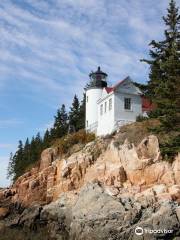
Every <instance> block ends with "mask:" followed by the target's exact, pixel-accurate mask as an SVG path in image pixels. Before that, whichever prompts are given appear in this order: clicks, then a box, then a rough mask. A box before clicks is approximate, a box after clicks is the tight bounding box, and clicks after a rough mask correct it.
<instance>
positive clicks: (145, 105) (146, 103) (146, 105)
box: [142, 96, 155, 112]
mask: <svg viewBox="0 0 180 240" xmlns="http://www.w3.org/2000/svg"><path fill="white" fill-rule="evenodd" d="M154 108H155V105H154V104H153V103H152V102H151V101H150V100H149V99H148V98H146V97H144V96H142V110H143V112H149V111H152V110H153V109H154Z"/></svg>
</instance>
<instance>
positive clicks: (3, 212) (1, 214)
mask: <svg viewBox="0 0 180 240" xmlns="http://www.w3.org/2000/svg"><path fill="white" fill-rule="evenodd" d="M8 214H9V208H5V207H0V219H4V218H5V217H6V216H7V215H8Z"/></svg>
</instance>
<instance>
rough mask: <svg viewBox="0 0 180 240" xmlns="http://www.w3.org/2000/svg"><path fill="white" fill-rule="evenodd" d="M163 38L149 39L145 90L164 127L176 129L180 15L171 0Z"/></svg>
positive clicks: (179, 103)
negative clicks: (158, 39)
mask: <svg viewBox="0 0 180 240" xmlns="http://www.w3.org/2000/svg"><path fill="white" fill-rule="evenodd" d="M167 11H168V14H167V16H166V17H163V20H164V22H165V25H166V29H165V31H164V38H165V39H164V40H163V41H159V42H156V41H154V40H153V41H152V42H151V43H150V45H151V47H152V49H151V50H150V57H151V59H150V60H144V59H143V60H142V61H144V62H146V63H148V64H149V65H150V74H149V79H150V80H149V82H148V91H147V94H148V95H149V97H150V98H151V100H152V101H153V102H154V103H155V104H156V106H157V108H156V110H155V111H154V115H155V116H157V117H159V119H160V121H161V127H162V129H163V130H166V131H167V130H169V129H176V130H177V128H178V127H179V124H180V123H179V119H180V15H179V13H178V8H177V7H176V3H175V1H174V0H171V1H170V3H169V8H168V9H167Z"/></svg>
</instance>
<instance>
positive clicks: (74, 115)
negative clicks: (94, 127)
mask: <svg viewBox="0 0 180 240" xmlns="http://www.w3.org/2000/svg"><path fill="white" fill-rule="evenodd" d="M79 119H80V103H79V99H78V97H77V96H76V95H75V96H74V99H73V102H72V106H71V108H70V112H69V125H70V126H73V127H74V128H75V130H76V131H78V130H79Z"/></svg>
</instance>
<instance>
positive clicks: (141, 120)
mask: <svg viewBox="0 0 180 240" xmlns="http://www.w3.org/2000/svg"><path fill="white" fill-rule="evenodd" d="M147 119H148V117H145V116H142V115H139V116H137V117H136V122H143V121H145V120H147Z"/></svg>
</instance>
